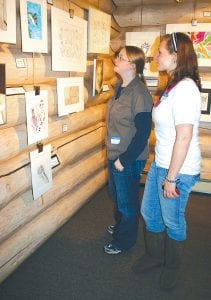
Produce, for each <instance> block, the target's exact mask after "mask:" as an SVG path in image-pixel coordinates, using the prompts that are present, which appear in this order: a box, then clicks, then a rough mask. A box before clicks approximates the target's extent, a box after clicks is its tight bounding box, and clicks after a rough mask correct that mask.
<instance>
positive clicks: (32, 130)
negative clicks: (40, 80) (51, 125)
mask: <svg viewBox="0 0 211 300" xmlns="http://www.w3.org/2000/svg"><path fill="white" fill-rule="evenodd" d="M25 97H26V119H27V132H28V144H29V145H30V144H33V143H36V142H39V141H41V140H42V139H45V138H47V137H48V98H47V91H40V95H37V96H35V92H34V91H33V92H26V93H25Z"/></svg>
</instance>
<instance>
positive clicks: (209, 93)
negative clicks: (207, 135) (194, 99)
mask: <svg viewBox="0 0 211 300" xmlns="http://www.w3.org/2000/svg"><path fill="white" fill-rule="evenodd" d="M201 85H202V90H201V117H200V121H201V122H211V88H210V87H211V81H205V80H202V82H201Z"/></svg>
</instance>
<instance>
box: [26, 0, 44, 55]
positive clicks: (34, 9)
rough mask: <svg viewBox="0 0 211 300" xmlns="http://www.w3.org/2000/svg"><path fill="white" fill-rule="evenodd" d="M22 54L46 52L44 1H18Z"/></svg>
mask: <svg viewBox="0 0 211 300" xmlns="http://www.w3.org/2000/svg"><path fill="white" fill-rule="evenodd" d="M20 14H21V33H22V51H23V52H38V53H47V52H48V38H47V3H46V1H45V0H33V1H30V0H20Z"/></svg>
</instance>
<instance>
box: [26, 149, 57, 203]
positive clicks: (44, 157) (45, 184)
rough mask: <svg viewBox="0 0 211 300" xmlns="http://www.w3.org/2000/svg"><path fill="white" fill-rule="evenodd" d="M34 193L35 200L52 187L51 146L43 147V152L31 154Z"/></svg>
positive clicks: (36, 151)
mask: <svg viewBox="0 0 211 300" xmlns="http://www.w3.org/2000/svg"><path fill="white" fill-rule="evenodd" d="M30 160H31V176H32V192H33V197H34V200H36V199H37V198H39V197H40V196H41V195H42V194H44V193H45V192H47V191H48V190H49V189H50V188H51V187H52V168H51V145H47V146H44V147H43V151H41V152H39V150H35V151H32V152H30Z"/></svg>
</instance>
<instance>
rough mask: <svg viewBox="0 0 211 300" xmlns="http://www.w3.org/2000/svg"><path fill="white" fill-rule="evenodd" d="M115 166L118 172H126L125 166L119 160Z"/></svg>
mask: <svg viewBox="0 0 211 300" xmlns="http://www.w3.org/2000/svg"><path fill="white" fill-rule="evenodd" d="M114 166H115V168H116V169H117V170H118V171H120V172H121V171H123V170H124V167H123V165H122V164H121V162H120V160H119V158H118V159H117V160H116V161H115V162H114Z"/></svg>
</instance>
